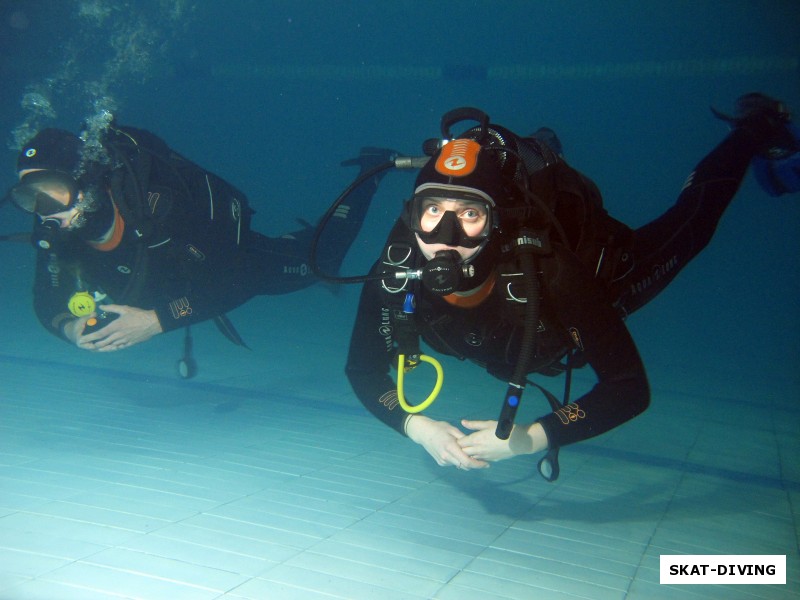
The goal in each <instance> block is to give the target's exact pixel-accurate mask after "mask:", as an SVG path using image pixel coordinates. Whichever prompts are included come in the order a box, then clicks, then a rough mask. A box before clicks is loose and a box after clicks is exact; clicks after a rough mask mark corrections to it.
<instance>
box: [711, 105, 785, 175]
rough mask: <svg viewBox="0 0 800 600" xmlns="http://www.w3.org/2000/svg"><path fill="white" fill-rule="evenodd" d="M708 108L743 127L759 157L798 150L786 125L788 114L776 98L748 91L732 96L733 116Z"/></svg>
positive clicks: (775, 155)
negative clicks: (733, 103) (741, 94)
mask: <svg viewBox="0 0 800 600" xmlns="http://www.w3.org/2000/svg"><path fill="white" fill-rule="evenodd" d="M711 111H712V112H713V113H714V115H715V116H716V117H717V118H718V119H722V120H723V121H726V122H727V123H729V124H730V126H731V127H732V128H734V129H740V130H743V131H745V132H746V133H747V134H748V135H749V137H750V139H752V140H753V142H754V144H755V147H756V153H757V154H758V155H759V156H761V157H763V158H766V159H769V160H775V159H782V158H785V157H787V156H789V155H791V154H794V153H795V152H798V151H800V146H798V141H797V139H796V137H795V136H794V135H793V132H792V131H791V130H790V128H789V127H788V125H789V124H790V123H791V116H792V115H791V113H790V112H789V109H788V108H787V106H786V104H784V103H783V102H781V101H780V100H776V99H774V98H770V97H769V96H766V95H764V94H760V93H758V92H752V93H749V94H745V95H744V96H740V97H739V98H738V99H737V100H736V104H735V107H734V114H733V116H730V115H726V114H724V113H722V112H720V111H718V110H717V109H715V108H713V107H712V108H711Z"/></svg>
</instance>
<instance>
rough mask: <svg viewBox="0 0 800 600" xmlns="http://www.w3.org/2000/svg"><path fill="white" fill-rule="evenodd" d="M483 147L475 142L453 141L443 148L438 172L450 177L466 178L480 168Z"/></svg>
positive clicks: (438, 161) (437, 162) (437, 164)
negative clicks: (479, 154)
mask: <svg viewBox="0 0 800 600" xmlns="http://www.w3.org/2000/svg"><path fill="white" fill-rule="evenodd" d="M480 150H481V145H480V144H479V143H478V142H476V141H475V140H463V139H459V140H453V141H452V142H450V143H448V144H446V145H445V146H444V148H442V153H441V154H440V155H439V158H438V159H437V160H436V170H437V171H438V172H439V173H441V174H442V175H447V176H449V177H464V176H466V175H469V174H470V173H472V172H473V171H474V170H475V167H477V166H478V152H480Z"/></svg>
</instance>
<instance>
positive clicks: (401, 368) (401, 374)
mask: <svg viewBox="0 0 800 600" xmlns="http://www.w3.org/2000/svg"><path fill="white" fill-rule="evenodd" d="M419 359H420V360H421V361H422V362H426V363H428V364H430V365H432V366H433V368H434V369H436V385H434V386H433V391H432V392H431V393H430V394H429V395H428V397H427V398H425V400H423V401H422V402H420V403H419V404H417V405H416V406H411V405H410V404H409V403H408V402H406V397H405V394H404V392H403V383H404V380H405V361H406V355H405V354H400V355H398V357H397V399H398V400H399V401H400V406H401V407H402V408H403V410H404V411H406V412H407V413H412V414H414V413H418V412H422V411H423V410H425V409H426V408H428V407H429V406H430V405H431V404H433V401H434V400H436V396H438V395H439V392H440V391H441V389H442V383H443V382H444V371H443V370H442V365H441V364H440V363H439V361H438V360H436V359H435V358H433V357H432V356H427V355H426V354H420V355H419Z"/></svg>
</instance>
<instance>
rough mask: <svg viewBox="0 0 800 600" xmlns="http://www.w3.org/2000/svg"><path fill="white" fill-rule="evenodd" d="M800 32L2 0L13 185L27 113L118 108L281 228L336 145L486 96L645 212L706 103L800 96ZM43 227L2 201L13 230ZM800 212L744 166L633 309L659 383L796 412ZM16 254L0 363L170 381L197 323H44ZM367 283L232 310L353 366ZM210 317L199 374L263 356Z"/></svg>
mask: <svg viewBox="0 0 800 600" xmlns="http://www.w3.org/2000/svg"><path fill="white" fill-rule="evenodd" d="M798 32H800V11H798V10H797V6H796V3H795V2H791V1H747V2H745V1H731V2H719V1H688V0H679V1H673V2H650V1H645V2H633V1H621V0H619V1H617V0H615V1H611V2H594V1H590V0H587V1H577V0H567V1H561V2H556V1H544V2H527V1H516V0H511V1H508V0H507V1H503V2H488V1H485V2H484V1H478V2H476V1H468V2H435V3H434V2H430V1H423V0H397V1H395V2H374V1H373V2H367V1H361V0H359V1H348V2H322V1H319V2H314V1H308V2H291V1H284V2H273V1H260V0H259V1H256V0H253V1H244V0H230V1H226V2H191V1H178V0H172V1H166V0H142V1H140V2H131V3H120V2H114V1H111V0H108V1H104V0H93V1H92V0H69V1H67V0H64V1H63V2H30V1H24V0H5V1H4V2H3V3H2V4H1V5H0V80H1V81H2V85H0V133H1V134H2V141H3V152H2V165H4V166H3V167H2V169H0V188H2V189H4V190H5V189H7V188H8V187H9V186H10V185H11V184H12V182H13V181H14V160H15V155H16V149H15V146H17V145H18V143H19V139H18V138H19V132H20V131H21V130H24V129H25V128H28V130H33V129H35V128H37V127H43V126H60V127H64V128H68V129H72V130H74V131H76V130H78V128H79V125H80V123H81V122H82V121H84V120H86V119H92V118H96V117H97V115H98V112H99V111H100V110H102V109H104V108H110V109H111V110H112V112H113V113H114V114H115V116H116V118H117V120H118V121H119V122H120V123H124V124H130V125H134V126H137V127H142V128H146V129H149V130H152V131H153V132H156V133H157V134H159V135H160V136H161V137H163V138H164V139H165V140H167V141H168V143H170V145H172V146H173V147H174V148H175V149H177V150H178V151H179V152H181V153H183V154H185V155H187V156H189V157H190V158H192V159H193V160H195V161H196V162H198V163H200V164H202V165H204V166H206V167H207V168H209V169H210V170H212V171H214V172H216V173H218V174H220V175H222V176H223V177H225V178H226V179H229V180H230V181H231V182H233V183H234V184H236V186H237V187H239V188H241V189H242V190H244V191H245V192H246V193H247V194H248V196H249V198H250V200H251V203H252V205H253V207H254V208H255V209H256V210H257V214H256V217H255V219H254V227H255V228H256V229H258V230H260V231H263V232H265V233H267V234H270V235H277V234H280V233H282V232H284V231H287V230H289V229H290V228H292V227H294V225H295V219H296V218H297V217H301V218H304V219H306V220H308V221H314V220H315V219H316V218H317V217H318V216H319V215H321V214H322V213H323V211H324V210H325V209H326V208H327V206H328V205H329V204H330V202H331V201H332V200H333V199H334V198H335V197H336V196H337V195H338V193H339V192H340V191H341V190H342V189H343V188H344V186H345V185H347V183H349V181H350V179H351V178H352V176H353V175H354V173H353V171H352V170H348V169H344V168H342V167H340V166H339V163H340V162H341V161H342V160H345V159H347V158H351V157H353V156H355V155H356V154H357V152H358V149H359V148H360V147H361V146H366V145H373V146H388V147H392V148H396V149H397V150H399V151H401V152H403V153H407V154H417V153H419V150H420V145H421V142H422V141H423V140H425V139H426V138H429V137H435V136H437V135H438V132H439V119H440V116H441V115H442V113H444V112H445V111H447V110H450V109H452V108H454V107H458V106H467V105H471V106H477V107H480V108H482V109H484V110H485V111H486V112H488V113H489V114H490V115H491V117H492V119H493V121H495V122H497V123H500V124H503V125H506V126H507V127H509V128H511V129H514V130H517V131H518V132H520V133H528V132H530V131H533V130H535V129H537V128H538V127H539V126H542V125H547V126H549V127H551V128H553V129H555V130H556V131H557V132H558V134H559V136H560V138H561V140H562V142H563V144H564V146H565V154H566V156H567V159H568V160H569V161H570V162H571V164H573V165H574V166H576V167H577V168H579V169H580V170H581V171H583V172H585V173H586V174H587V175H589V176H590V177H592V178H593V179H594V180H595V181H596V182H597V183H598V185H599V186H600V188H601V190H602V191H603V194H604V198H605V203H606V206H607V207H608V209H609V211H610V212H611V213H612V214H613V215H614V216H616V217H617V218H619V219H621V220H623V221H625V222H627V223H629V224H630V225H632V226H638V225H641V224H643V223H645V222H647V221H648V220H650V219H652V218H654V217H656V216H658V215H659V214H660V213H661V212H662V211H663V210H664V209H666V208H667V207H668V206H669V205H670V204H671V203H672V202H673V201H674V199H675V197H676V196H677V194H678V192H679V191H680V189H681V186H682V184H683V181H684V179H685V177H686V176H687V175H688V174H689V172H690V171H691V169H692V167H693V165H694V164H696V162H697V161H699V160H700V159H701V158H702V157H703V155H704V154H705V153H706V152H707V151H708V150H709V149H711V148H712V147H713V146H714V145H715V144H716V143H717V142H718V141H719V140H721V139H722V137H723V136H724V135H725V131H726V129H725V126H724V124H723V123H721V122H720V121H718V120H715V119H714V118H713V116H712V115H711V112H710V111H709V106H712V105H713V106H715V107H718V108H720V109H722V110H723V111H725V110H730V109H731V107H732V104H733V102H734V100H735V99H736V97H737V96H739V95H741V94H743V93H746V92H750V91H761V92H764V93H767V94H769V95H772V96H775V97H778V98H781V99H784V100H785V101H786V102H787V103H788V104H789V106H790V107H794V108H795V109H796V110H797V111H800V76H799V75H800V67H799V66H798V63H799V61H800V35H798ZM30 94H39V95H40V96H37V97H41V98H43V99H44V100H46V105H45V104H43V103H42V102H39V103H38V104H37V103H33V104H32V103H31V102H32V96H31V95H30ZM15 135H16V136H17V138H15ZM411 182H412V178H411V176H410V175H409V174H403V173H398V174H392V175H390V176H389V177H387V178H386V179H385V180H384V183H383V184H382V186H381V190H380V192H379V194H378V196H377V197H376V199H375V202H374V203H373V206H372V208H371V210H370V213H369V217H368V221H367V224H366V226H365V229H364V231H363V232H362V234H361V236H360V238H359V240H358V242H357V243H356V245H355V246H354V249H353V251H352V252H351V254H350V256H349V257H348V259H347V262H346V265H345V270H347V271H348V272H349V273H352V274H356V273H361V272H363V271H365V270H366V269H367V268H368V266H369V265H370V264H371V262H372V261H373V260H374V258H375V256H376V254H377V253H378V252H379V251H380V248H381V246H382V243H383V240H384V238H385V235H386V234H387V232H388V231H389V228H390V227H391V225H392V223H393V221H394V219H395V217H396V215H397V214H398V212H399V209H400V206H401V201H402V200H403V198H404V197H405V196H406V195H407V194H408V193H409V191H410V186H411ZM28 225H29V223H28V218H27V216H26V215H22V214H20V213H19V212H18V211H15V210H13V209H12V208H11V207H10V206H4V207H2V208H1V209H0V234H8V233H13V232H17V231H24V230H25V229H26V228H27V227H28ZM798 232H800V196H798V195H797V194H795V195H793V196H785V197H782V198H777V199H774V198H770V197H768V196H767V195H766V194H765V193H764V192H762V191H761V190H760V189H759V188H758V186H757V185H756V184H755V182H754V180H753V179H752V178H751V177H748V179H747V180H746V181H745V183H744V185H743V187H742V189H741V191H740V192H739V195H738V197H737V199H736V200H735V201H734V202H733V204H732V205H731V207H730V209H729V211H728V213H727V214H726V215H725V217H724V218H723V220H722V223H721V225H720V228H719V230H718V232H717V234H716V236H715V238H714V240H713V241H712V243H711V245H710V246H709V248H708V249H707V250H706V251H704V252H703V254H702V255H701V256H700V257H699V258H697V259H696V260H695V262H694V263H693V264H692V265H691V266H690V267H689V268H687V269H686V270H685V271H684V272H683V273H682V274H681V275H680V277H679V278H678V279H677V280H676V281H675V282H674V283H673V284H672V285H671V286H670V288H669V289H668V290H666V291H665V292H664V293H663V294H662V295H661V296H659V297H658V298H657V299H656V300H655V301H654V302H653V303H652V304H651V305H649V306H648V307H647V308H645V309H643V310H641V311H640V312H639V313H637V314H636V315H635V316H634V317H633V318H632V319H631V320H630V321H629V326H630V328H631V331H632V333H633V334H634V337H635V339H636V340H637V343H638V345H639V348H640V351H641V353H642V356H643V358H644V360H645V364H646V365H647V367H648V372H649V375H650V378H651V382H652V384H653V387H654V389H656V390H680V391H681V392H684V393H689V394H694V395H696V396H697V398H698V402H699V403H706V404H707V405H708V407H709V410H710V411H713V410H714V402H715V399H716V398H750V399H756V400H758V399H761V398H763V402H764V406H763V413H761V414H762V415H763V418H764V419H765V423H766V422H771V421H770V419H772V418H773V417H774V416H775V415H774V414H773V413H772V411H773V409H775V404H774V403H775V402H776V401H777V402H778V409H777V410H779V411H780V410H787V409H788V407H790V406H791V405H792V402H793V401H796V400H798V399H800V376H798V369H797V365H798V362H799V359H800V312H798V310H797V299H798V296H800V253H798V251H797V237H798ZM0 252H2V257H3V259H4V260H2V262H1V263H0V264H2V266H1V267H0V280H2V284H1V287H0V297H1V298H2V303H3V307H4V310H5V314H6V318H5V319H4V324H3V326H2V329H0V341H2V344H3V346H2V348H3V349H2V352H1V353H0V354H3V355H4V356H7V357H13V358H14V359H13V360H10V359H9V360H5V361H3V362H2V366H0V369H15V364H20V363H19V362H18V361H22V362H23V363H24V364H26V365H28V366H29V367H30V366H33V367H35V368H39V369H40V370H41V371H42V372H43V373H45V374H47V372H48V365H49V364H51V362H50V361H52V363H53V364H58V365H62V366H63V365H74V366H75V368H76V369H80V368H82V367H87V366H88V367H91V368H93V369H97V371H96V373H97V376H98V377H106V376H108V374H109V373H113V372H115V371H119V372H125V373H136V374H142V373H144V374H146V375H149V376H151V377H152V378H153V380H154V381H156V382H157V383H158V385H159V386H161V387H159V388H158V389H162V388H163V387H165V386H166V384H164V381H166V380H167V378H170V377H174V369H173V366H174V364H173V363H174V359H175V357H176V356H177V354H178V351H179V350H178V349H179V346H180V342H181V340H180V337H179V334H177V333H173V334H171V335H170V336H161V337H160V338H159V339H156V340H153V341H152V342H150V344H149V345H148V347H147V348H136V349H132V350H131V351H130V352H128V353H118V354H117V355H114V356H110V355H109V356H95V355H87V354H86V353H80V352H79V351H77V350H75V349H73V348H70V347H68V346H67V345H65V344H63V343H61V342H59V341H57V340H55V339H53V338H52V337H50V336H49V335H47V334H46V333H45V332H44V331H43V330H42V328H41V327H40V325H39V323H38V322H37V320H36V318H35V316H34V314H33V311H32V308H31V306H30V287H31V285H32V271H33V250H32V249H31V248H29V247H28V246H27V245H25V244H20V243H4V244H2V245H0ZM357 294H358V290H357V289H355V288H353V289H347V290H344V291H341V292H339V293H338V294H330V293H319V292H300V293H298V294H296V295H294V296H292V297H287V298H256V299H254V300H252V301H251V302H250V303H249V304H248V305H246V306H244V307H242V308H240V309H237V310H236V311H233V313H232V314H231V316H232V318H233V319H234V321H235V322H236V323H237V324H240V326H241V327H242V328H243V329H244V330H245V331H247V332H248V334H249V336H250V337H248V336H246V337H248V339H247V341H248V343H249V345H250V346H251V347H253V348H254V351H255V352H259V353H262V354H261V355H260V356H261V357H263V356H264V355H265V354H266V353H269V352H276V353H280V352H282V351H283V350H287V352H288V353H289V354H290V355H295V354H296V355H298V356H299V357H303V356H304V350H303V345H302V344H303V341H304V340H305V339H308V338H314V339H320V338H324V342H325V344H327V346H329V347H337V346H338V347H340V348H341V353H339V354H336V353H330V354H329V355H326V356H325V357H323V359H322V361H323V366H322V367H321V369H322V372H324V373H325V376H326V377H334V378H338V377H343V375H339V373H341V365H342V364H343V360H344V354H345V353H346V347H347V343H348V340H349V327H350V320H351V319H352V315H353V313H354V311H355V305H356V302H357ZM306 299H311V300H313V302H314V303H316V305H314V306H312V305H310V302H309V300H306ZM328 312H330V314H331V315H332V317H331V319H332V322H331V323H330V326H326V323H325V319H324V318H323V317H322V316H320V315H321V314H322V315H324V314H328ZM248 323H255V324H257V326H254V327H250V326H249V325H248ZM199 335H200V336H201V337H202V336H203V335H207V340H215V341H210V342H208V343H209V344H214V345H215V350H214V351H215V352H218V353H219V356H216V355H215V358H214V361H213V364H208V362H209V361H208V360H206V362H205V363H201V373H200V375H199V378H198V382H199V384H202V383H203V382H209V383H212V382H215V381H224V379H225V376H226V373H229V374H231V373H232V374H235V375H237V376H242V375H243V374H244V375H246V374H247V373H246V369H247V368H249V367H248V366H247V365H249V364H250V363H248V362H247V361H248V360H252V359H250V358H242V355H241V354H237V352H239V349H236V348H233V347H232V346H231V347H230V348H226V347H225V345H223V344H219V340H218V339H217V338H214V337H213V336H214V335H215V334H214V333H213V331H211V330H209V331H208V332H207V333H206V334H203V333H202V331H201V333H200V334H199ZM253 336H255V337H253ZM123 355H124V356H123ZM206 356H208V355H206ZM220 357H221V358H220ZM202 358H203V357H201V360H202ZM317 360H319V359H318V358H317ZM26 361H27V362H26ZM226 361H229V362H228V363H226ZM326 361H327V362H326ZM243 365H244V366H243ZM476 376H478V375H477V374H476ZM257 377H258V375H257V374H253V381H257V379H256V378H257ZM2 380H3V375H2V373H0V390H2V385H3V384H2ZM179 383H180V382H178V384H179ZM303 383H304V384H307V382H303ZM193 385H197V383H195V384H193ZM308 385H311V386H312V388H313V387H314V386H315V385H316V386H318V388H319V389H320V390H321V389H324V388H325V386H326V385H332V386H334V387H337V388H340V387H342V386H343V385H344V384H343V383H342V381H341V380H339V379H337V381H336V382H335V383H331V384H327V383H326V382H324V381H322V382H319V383H311V384H308ZM452 385H457V383H453V384H452ZM171 386H172V384H170V385H169V386H166V387H171ZM269 386H270V382H269V381H265V382H264V387H265V388H268V387H269ZM253 387H257V386H253ZM215 389H216V388H215ZM298 390H299V388H298ZM214 393H217V392H216V391H215V392H214ZM244 396H246V397H249V396H248V395H247V394H245V395H244ZM312 397H314V396H313V394H312ZM234 400H235V399H234ZM497 400H498V401H499V398H498V399H497ZM232 401H233V400H232ZM315 405H316V401H310V402H307V403H305V404H304V405H303V406H304V409H305V410H308V411H310V412H311V413H313V411H314V410H315ZM495 405H496V402H495V401H494V400H492V408H491V413H492V415H493V414H494V411H495ZM351 406H352V408H353V410H360V409H359V407H358V405H357V403H355V401H354V400H353V403H352V405H351ZM227 408H229V407H227V405H221V408H220V409H219V411H220V412H221V413H223V412H224V411H225V410H227ZM230 408H231V410H235V405H231V407H230ZM791 410H794V411H795V412H794V413H793V414H794V415H795V416H794V417H793V418H795V419H796V409H791ZM662 416H663V417H664V418H667V419H668V418H669V415H668V411H664V413H663V415H662ZM779 416H780V415H778V417H779ZM668 425H669V424H668V423H667V426H668ZM755 425H756V426H757V427H758V426H759V424H758V423H756V424H755ZM386 435H387V436H388V435H394V434H392V433H391V432H389V431H388V430H387V431H386ZM719 468H720V469H722V468H723V467H719ZM795 550H796V549H795Z"/></svg>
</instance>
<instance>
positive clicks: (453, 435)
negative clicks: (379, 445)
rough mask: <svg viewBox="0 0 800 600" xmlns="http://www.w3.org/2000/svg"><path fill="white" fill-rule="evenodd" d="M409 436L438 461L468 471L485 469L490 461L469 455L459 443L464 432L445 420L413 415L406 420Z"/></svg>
mask: <svg viewBox="0 0 800 600" xmlns="http://www.w3.org/2000/svg"><path fill="white" fill-rule="evenodd" d="M406 433H407V434H408V437H409V438H410V439H411V440H413V441H414V442H416V443H417V444H419V445H420V446H422V447H423V448H425V450H426V451H427V452H428V454H430V455H431V456H432V457H433V458H434V460H435V461H436V463H437V464H438V465H439V466H441V467H444V466H447V465H453V466H455V467H458V468H459V469H462V470H464V471H467V470H469V469H485V468H486V467H488V466H489V463H487V462H484V461H482V460H477V459H475V458H472V457H470V456H468V455H467V454H466V453H465V452H464V451H463V450H462V449H461V446H459V444H458V440H459V439H460V438H462V437H464V433H463V432H462V431H461V430H460V429H458V428H457V427H454V426H453V425H451V424H450V423H447V422H445V421H434V420H433V419H429V418H428V417H425V416H423V415H413V416H411V417H410V418H409V419H408V421H407V422H406Z"/></svg>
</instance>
